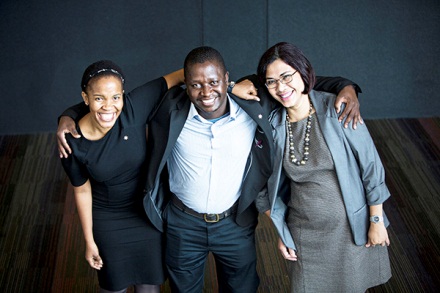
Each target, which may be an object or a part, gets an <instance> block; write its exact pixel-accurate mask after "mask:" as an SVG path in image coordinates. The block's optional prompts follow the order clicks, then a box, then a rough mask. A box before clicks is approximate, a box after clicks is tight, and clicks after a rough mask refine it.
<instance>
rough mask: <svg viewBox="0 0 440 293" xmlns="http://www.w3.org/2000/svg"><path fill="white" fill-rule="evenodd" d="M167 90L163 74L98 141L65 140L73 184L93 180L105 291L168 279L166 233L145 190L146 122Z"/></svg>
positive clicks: (130, 99) (128, 102)
mask: <svg viewBox="0 0 440 293" xmlns="http://www.w3.org/2000/svg"><path fill="white" fill-rule="evenodd" d="M166 90H167V85H166V82H165V80H164V79H163V78H159V79H156V80H154V81H152V82H149V83H147V84H145V85H143V86H141V87H139V88H137V89H135V90H134V91H132V92H131V93H130V94H128V95H126V96H125V97H124V107H123V110H122V112H121V115H120V116H119V118H118V120H117V121H116V123H115V125H114V126H113V128H112V129H111V130H110V131H109V132H108V133H107V134H106V135H105V136H104V137H103V138H102V139H100V140H96V141H90V140H87V139H85V138H84V137H83V136H82V137H81V138H80V139H74V138H72V137H71V136H69V137H68V138H67V140H68V142H69V145H70V146H71V148H72V151H73V153H72V155H70V156H69V158H68V159H62V164H63V167H64V169H65V171H66V173H67V174H68V176H69V178H70V181H71V183H72V185H73V186H81V185H83V184H84V183H85V182H86V181H87V180H88V179H89V180H90V183H91V186H92V194H93V211H92V213H93V236H94V239H95V242H96V245H97V246H98V249H99V253H100V256H101V257H102V259H103V263H104V265H103V267H102V269H101V270H99V271H98V279H99V285H100V287H101V288H104V289H106V290H110V291H116V290H121V289H124V288H126V287H128V286H130V285H133V284H161V283H163V282H164V280H165V274H164V267H163V263H162V261H163V252H162V247H163V243H162V233H160V232H159V231H158V230H157V229H155V228H154V226H153V225H152V224H151V223H150V221H149V220H148V217H147V216H146V214H145V211H144V209H143V205H142V197H143V194H142V189H143V187H144V183H145V171H146V164H147V162H146V161H145V155H146V148H147V143H146V122H147V121H148V119H149V116H150V114H151V112H152V110H153V109H154V107H155V105H156V104H157V102H158V101H159V100H160V98H161V97H162V96H163V95H164V93H165V92H166ZM78 130H79V129H78Z"/></svg>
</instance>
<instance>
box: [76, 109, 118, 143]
mask: <svg viewBox="0 0 440 293" xmlns="http://www.w3.org/2000/svg"><path fill="white" fill-rule="evenodd" d="M92 119H93V118H92V114H90V113H88V114H86V115H85V116H84V117H83V118H81V120H80V121H79V123H78V126H79V128H80V129H81V132H82V135H83V136H84V137H85V138H86V139H88V140H99V139H101V138H103V137H104V136H105V135H106V134H107V132H109V131H110V129H111V128H108V129H107V128H106V129H104V128H102V127H99V125H96V122H94V121H93V120H92Z"/></svg>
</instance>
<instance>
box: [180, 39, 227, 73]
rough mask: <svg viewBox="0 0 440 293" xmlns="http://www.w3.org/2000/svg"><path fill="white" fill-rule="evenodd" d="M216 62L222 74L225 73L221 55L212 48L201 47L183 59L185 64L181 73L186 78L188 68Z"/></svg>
mask: <svg viewBox="0 0 440 293" xmlns="http://www.w3.org/2000/svg"><path fill="white" fill-rule="evenodd" d="M207 61H209V62H216V63H217V64H218V65H219V66H220V68H221V70H222V71H223V73H226V65H225V61H224V60H223V57H222V55H221V54H220V52H219V51H217V50H216V49H214V48H212V47H207V46H202V47H198V48H195V49H193V50H191V52H189V53H188V55H187V56H186V58H185V62H184V63H183V71H184V74H185V77H186V74H187V70H188V66H192V65H194V64H197V63H199V64H201V63H205V62H207Z"/></svg>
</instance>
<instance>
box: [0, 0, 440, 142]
mask: <svg viewBox="0 0 440 293" xmlns="http://www.w3.org/2000/svg"><path fill="white" fill-rule="evenodd" d="M279 41H289V42H292V43H295V44H296V45H298V46H299V47H300V48H301V49H302V50H303V51H304V52H305V53H306V55H307V56H308V57H309V59H310V61H311V62H312V64H313V65H314V67H315V69H316V72H317V73H318V74H319V75H333V76H335V75H341V76H345V77H347V78H350V79H352V80H354V81H356V82H357V83H358V84H359V85H361V87H362V88H363V92H364V93H363V94H362V95H361V96H360V98H361V111H362V114H363V117H364V118H367V119H375V118H399V117H401V118H403V117H431V116H439V113H440V102H439V100H440V98H439V97H438V93H439V92H440V72H439V63H440V62H439V53H440V49H439V48H440V1H438V0H418V1H411V0H399V1H398V0H382V1H371V0H365V1H358V0H352V1H342V0H334V1H318V0H308V1H293V0H283V1H270V0H241V1H232V0H223V1H214V0H212V1H208V0H206V1H202V0H186V1H173V0H165V1H163V0H162V1H147V0H130V1H123V0H119V1H108V0H107V1H105V0H93V1H83V0H69V1H62V0H61V1H60V0H56V1H55V0H45V1H42V0H40V1H37V0H27V1H17V0H2V1H0V85H1V107H0V134H17V133H34V132H45V131H54V130H55V129H56V119H57V116H58V115H59V113H61V111H62V110H63V109H65V108H66V107H67V106H69V105H72V104H74V103H77V102H79V101H81V97H80V87H79V83H80V79H81V75H82V72H83V70H84V69H85V67H86V66H87V65H88V64H90V63H92V62H94V61H96V60H99V59H112V60H113V61H115V62H116V63H118V64H120V65H121V67H122V68H123V69H124V71H125V74H126V75H127V84H126V90H130V89H132V88H134V87H135V86H136V85H139V84H141V83H142V82H144V81H146V80H149V79H152V78H155V77H157V76H160V75H163V74H166V73H168V72H170V71H173V70H175V69H177V68H181V67H182V65H183V59H184V57H185V56H186V54H187V53H188V52H189V51H190V50H191V49H192V48H194V47H197V46H201V45H209V46H213V47H215V48H217V49H218V50H219V51H220V52H221V53H222V54H223V56H224V57H225V61H226V63H227V66H228V69H229V71H230V75H231V77H232V79H237V78H238V77H240V76H242V75H246V74H249V73H253V72H255V68H256V65H257V62H258V59H259V57H260V56H261V54H262V53H263V52H264V50H265V49H267V48H268V47H270V46H271V45H273V44H275V43H277V42H279Z"/></svg>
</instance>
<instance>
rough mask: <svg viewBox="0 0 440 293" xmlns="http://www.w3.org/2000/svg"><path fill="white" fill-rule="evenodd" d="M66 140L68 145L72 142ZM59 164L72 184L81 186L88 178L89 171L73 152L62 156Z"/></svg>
mask: <svg viewBox="0 0 440 293" xmlns="http://www.w3.org/2000/svg"><path fill="white" fill-rule="evenodd" d="M79 139H81V138H79ZM68 142H69V144H70V145H71V144H72V143H74V142H72V139H71V140H68ZM61 164H62V166H63V168H64V171H65V172H66V174H67V176H68V177H69V179H70V182H71V183H72V185H73V186H75V187H77V186H81V185H83V184H84V183H86V182H87V180H88V179H89V173H88V171H87V168H86V166H85V164H83V163H81V162H80V161H79V160H78V158H77V157H76V155H75V153H72V154H70V155H69V157H67V158H62V159H61Z"/></svg>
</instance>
